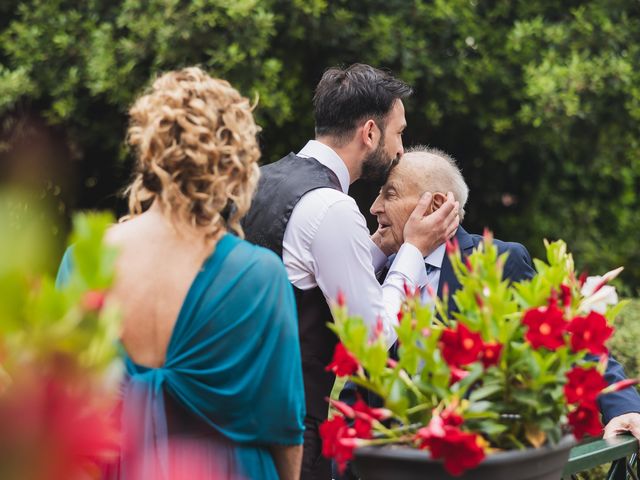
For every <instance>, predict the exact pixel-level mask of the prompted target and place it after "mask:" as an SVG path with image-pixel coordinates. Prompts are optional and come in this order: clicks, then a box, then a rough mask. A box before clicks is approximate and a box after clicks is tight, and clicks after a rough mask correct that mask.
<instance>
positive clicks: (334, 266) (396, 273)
mask: <svg viewBox="0 0 640 480" xmlns="http://www.w3.org/2000/svg"><path fill="white" fill-rule="evenodd" d="M372 243H373V242H372V241H371V239H370V238H369V231H368V230H367V227H366V223H365V219H364V217H363V216H362V214H361V213H360V211H359V210H358V208H357V206H356V204H355V202H354V201H353V200H352V199H348V198H346V199H344V200H341V201H339V202H336V203H334V204H333V205H331V207H329V208H328V210H327V213H326V215H325V216H324V218H323V219H322V221H321V223H320V225H319V227H318V231H317V233H316V235H315V237H314V239H313V241H312V243H311V255H312V257H313V260H314V262H313V268H314V275H315V277H316V281H317V283H318V286H319V287H320V289H321V290H322V292H323V293H324V295H325V297H326V299H327V301H333V300H335V298H336V296H337V294H338V291H342V293H343V294H344V296H345V299H346V304H347V308H348V311H349V314H350V315H360V316H361V317H362V318H363V319H364V321H365V323H366V324H367V325H368V327H369V329H370V331H372V332H373V330H374V328H375V325H376V323H377V320H378V318H380V319H381V320H382V326H383V334H384V335H385V337H386V340H387V344H388V345H389V346H391V345H392V344H393V342H395V340H396V332H395V330H394V328H393V327H394V326H395V325H396V324H397V322H398V320H397V313H398V310H399V309H400V305H401V304H402V301H403V300H404V297H405V294H404V283H405V282H406V283H407V285H408V286H409V287H410V288H412V289H415V288H417V287H422V286H424V284H425V283H426V281H427V275H426V271H425V268H424V263H423V259H422V255H421V254H420V251H419V250H418V249H417V248H416V247H414V246H413V245H410V244H405V245H403V246H402V247H401V248H400V251H399V252H398V255H397V256H396V258H395V260H394V262H393V264H392V266H391V270H390V271H389V274H388V275H387V278H386V280H385V282H384V284H383V285H382V286H381V285H380V284H379V283H378V281H377V280H376V277H375V272H374V265H373V258H372V247H371V244H372Z"/></svg>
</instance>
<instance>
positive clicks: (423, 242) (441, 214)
mask: <svg viewBox="0 0 640 480" xmlns="http://www.w3.org/2000/svg"><path fill="white" fill-rule="evenodd" d="M432 199H433V195H431V193H430V192H426V193H425V194H424V195H422V197H420V201H419V202H418V204H417V205H416V208H414V209H413V212H412V213H411V215H410V216H409V220H407V223H406V225H405V226H404V241H405V242H407V243H410V244H412V245H414V246H415V247H417V248H418V250H420V251H421V252H422V256H423V257H426V256H427V255H429V254H430V253H431V252H433V251H434V250H435V249H436V248H438V246H439V245H442V244H443V243H444V242H446V241H447V240H448V239H450V238H451V237H452V236H453V235H454V234H455V233H456V230H457V229H458V225H459V224H460V217H459V216H458V208H459V207H460V204H459V203H458V202H456V201H455V199H454V197H453V193H451V192H449V193H447V201H446V202H444V203H443V204H442V206H441V207H440V208H439V209H438V210H436V211H435V212H433V213H432V214H431V215H427V216H425V213H427V210H428V209H429V207H430V206H431V201H432Z"/></svg>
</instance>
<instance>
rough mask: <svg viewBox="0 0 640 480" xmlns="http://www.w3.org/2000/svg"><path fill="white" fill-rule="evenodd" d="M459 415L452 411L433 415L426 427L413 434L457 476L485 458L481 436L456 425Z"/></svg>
mask: <svg viewBox="0 0 640 480" xmlns="http://www.w3.org/2000/svg"><path fill="white" fill-rule="evenodd" d="M460 424H462V417H460V416H459V415H457V414H455V413H448V414H447V413H445V412H443V415H442V416H440V415H434V416H433V417H432V418H431V421H430V422H429V425H427V426H426V427H425V428H421V429H420V430H418V432H417V433H416V439H417V440H418V444H419V447H420V448H422V449H429V451H430V452H431V456H432V457H433V458H435V459H439V458H442V459H444V468H445V469H446V470H447V472H449V473H450V474H451V475H454V476H458V475H461V474H462V473H464V471H465V470H468V469H470V468H474V467H476V466H478V465H479V464H480V462H482V460H483V459H484V457H485V454H484V449H483V448H482V440H481V438H480V437H479V436H478V435H476V434H474V433H467V432H463V431H462V430H460V429H459V428H458V425H460Z"/></svg>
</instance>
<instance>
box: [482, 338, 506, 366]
mask: <svg viewBox="0 0 640 480" xmlns="http://www.w3.org/2000/svg"><path fill="white" fill-rule="evenodd" d="M501 353H502V344H501V343H497V342H494V343H485V344H483V345H482V351H481V352H480V360H481V361H482V364H483V365H484V368H489V367H490V366H492V365H497V364H498V362H499V361H500V354H501Z"/></svg>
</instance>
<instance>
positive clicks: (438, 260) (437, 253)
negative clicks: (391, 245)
mask: <svg viewBox="0 0 640 480" xmlns="http://www.w3.org/2000/svg"><path fill="white" fill-rule="evenodd" d="M446 250H447V245H446V244H445V243H443V244H442V245H440V246H439V247H438V248H436V249H435V250H434V251H433V252H431V253H430V254H429V255H428V256H426V257H424V263H425V264H426V265H430V266H431V269H430V270H431V272H430V273H428V274H427V284H426V285H425V286H424V288H423V289H422V291H421V294H420V300H421V301H422V303H423V304H428V303H430V304H433V303H434V302H433V297H432V296H431V294H430V293H429V290H431V292H433V295H434V296H438V284H439V283H440V272H441V271H442V261H443V260H444V254H445V253H446ZM425 270H426V268H425ZM429 287H430V288H429Z"/></svg>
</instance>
